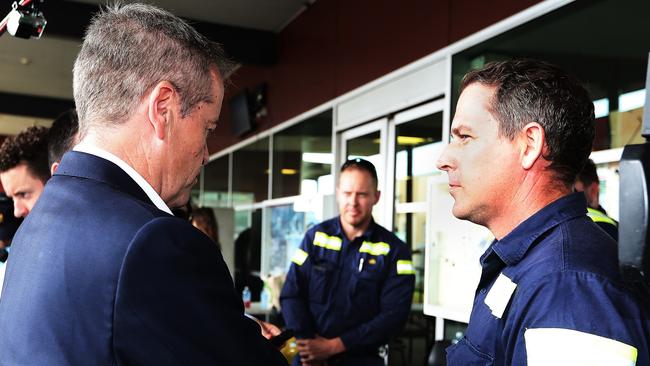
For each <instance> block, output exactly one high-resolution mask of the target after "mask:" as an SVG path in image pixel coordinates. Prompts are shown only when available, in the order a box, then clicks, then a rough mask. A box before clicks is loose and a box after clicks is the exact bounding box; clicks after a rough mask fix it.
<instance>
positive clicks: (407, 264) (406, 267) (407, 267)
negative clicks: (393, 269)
mask: <svg viewBox="0 0 650 366" xmlns="http://www.w3.org/2000/svg"><path fill="white" fill-rule="evenodd" d="M397 274H398V275H410V274H415V269H413V262H412V261H407V260H399V261H397Z"/></svg>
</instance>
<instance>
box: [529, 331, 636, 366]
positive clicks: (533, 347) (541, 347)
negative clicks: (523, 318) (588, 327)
mask: <svg viewBox="0 0 650 366" xmlns="http://www.w3.org/2000/svg"><path fill="white" fill-rule="evenodd" d="M524 340H525V344H526V357H527V358H528V362H527V364H528V366H541V365H544V366H547V365H590V366H633V365H635V364H636V359H637V353H638V351H637V349H636V348H634V347H632V346H630V345H627V344H625V343H622V342H619V341H616V340H613V339H609V338H605V337H601V336H597V335H593V334H589V333H585V332H580V331H577V330H572V329H561V328H529V329H526V331H525V332H524Z"/></svg>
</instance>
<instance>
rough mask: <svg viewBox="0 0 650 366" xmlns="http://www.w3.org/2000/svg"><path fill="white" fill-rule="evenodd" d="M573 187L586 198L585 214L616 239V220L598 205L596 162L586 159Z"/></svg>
mask: <svg viewBox="0 0 650 366" xmlns="http://www.w3.org/2000/svg"><path fill="white" fill-rule="evenodd" d="M573 188H574V190H575V191H576V192H582V193H584V194H585V197H586V198H587V216H589V217H590V218H591V219H592V220H593V221H594V222H595V223H596V225H598V226H600V228H601V229H603V230H605V232H606V233H607V234H609V235H610V236H611V237H612V238H614V240H616V241H618V222H616V220H614V219H612V218H611V217H609V216H607V211H605V209H604V208H603V206H601V205H600V202H599V196H600V179H599V178H598V172H597V171H596V164H594V162H593V160H591V159H588V160H587V162H586V163H585V166H584V168H582V170H581V171H580V173H579V174H578V177H577V179H576V182H575V184H574V185H573Z"/></svg>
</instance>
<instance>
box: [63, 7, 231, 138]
mask: <svg viewBox="0 0 650 366" xmlns="http://www.w3.org/2000/svg"><path fill="white" fill-rule="evenodd" d="M231 65H232V64H231V62H230V61H229V60H228V58H227V57H226V56H225V53H224V51H223V49H222V48H221V46H220V45H219V44H218V43H216V42H213V41H210V40H209V39H207V38H206V37H204V36H203V35H201V34H199V33H198V32H197V31H196V30H195V29H194V28H192V27H191V26H190V25H189V24H188V23H186V22H185V21H184V20H182V19H180V18H179V17H177V16H175V15H173V14H171V13H169V12H168V11H166V10H162V9H159V8H157V7H154V6H151V5H145V4H127V5H122V4H115V5H110V6H107V7H105V8H103V9H102V10H101V11H100V12H99V13H97V14H96V15H95V16H94V17H93V19H92V21H91V23H90V26H89V27H88V29H87V31H86V35H85V37H84V42H83V45H82V47H81V51H80V52H79V55H78V56H77V59H76V60H75V63H74V69H73V75H74V78H73V90H74V99H75V104H76V107H77V112H78V115H79V130H80V134H81V135H85V133H86V132H87V130H88V129H89V128H90V127H92V126H110V125H116V124H120V123H123V122H125V121H126V120H128V118H129V117H130V116H131V114H132V113H133V111H135V109H136V107H137V105H138V103H140V101H141V100H142V98H143V97H144V96H145V94H146V93H147V92H149V91H150V90H151V89H152V88H153V87H154V86H155V85H156V84H158V83H159V82H161V81H168V82H170V83H171V84H172V85H173V86H174V88H175V89H176V92H177V93H178V94H179V96H180V100H181V114H182V116H183V117H185V116H186V115H188V114H189V113H190V112H191V111H192V109H193V108H194V107H195V106H196V105H197V104H199V103H200V102H209V101H211V84H212V82H211V78H210V71H211V70H214V69H216V70H217V71H218V72H219V74H220V75H221V77H222V78H223V75H227V74H228V72H229V71H230V68H231V67H232V66H231Z"/></svg>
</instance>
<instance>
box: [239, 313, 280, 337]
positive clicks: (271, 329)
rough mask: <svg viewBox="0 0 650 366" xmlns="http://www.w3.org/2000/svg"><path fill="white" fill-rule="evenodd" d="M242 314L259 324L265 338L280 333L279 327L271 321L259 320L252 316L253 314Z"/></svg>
mask: <svg viewBox="0 0 650 366" xmlns="http://www.w3.org/2000/svg"><path fill="white" fill-rule="evenodd" d="M244 315H245V316H246V317H247V318H249V319H251V320H254V321H255V323H257V324H259V326H260V329H261V331H262V336H264V338H266V339H271V338H273V337H275V336H276V335H278V334H280V333H282V331H281V330H280V328H278V327H276V326H275V325H273V324H271V323H267V322H265V321H261V320H259V319H257V318H256V317H254V316H252V315H250V314H246V313H244Z"/></svg>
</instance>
